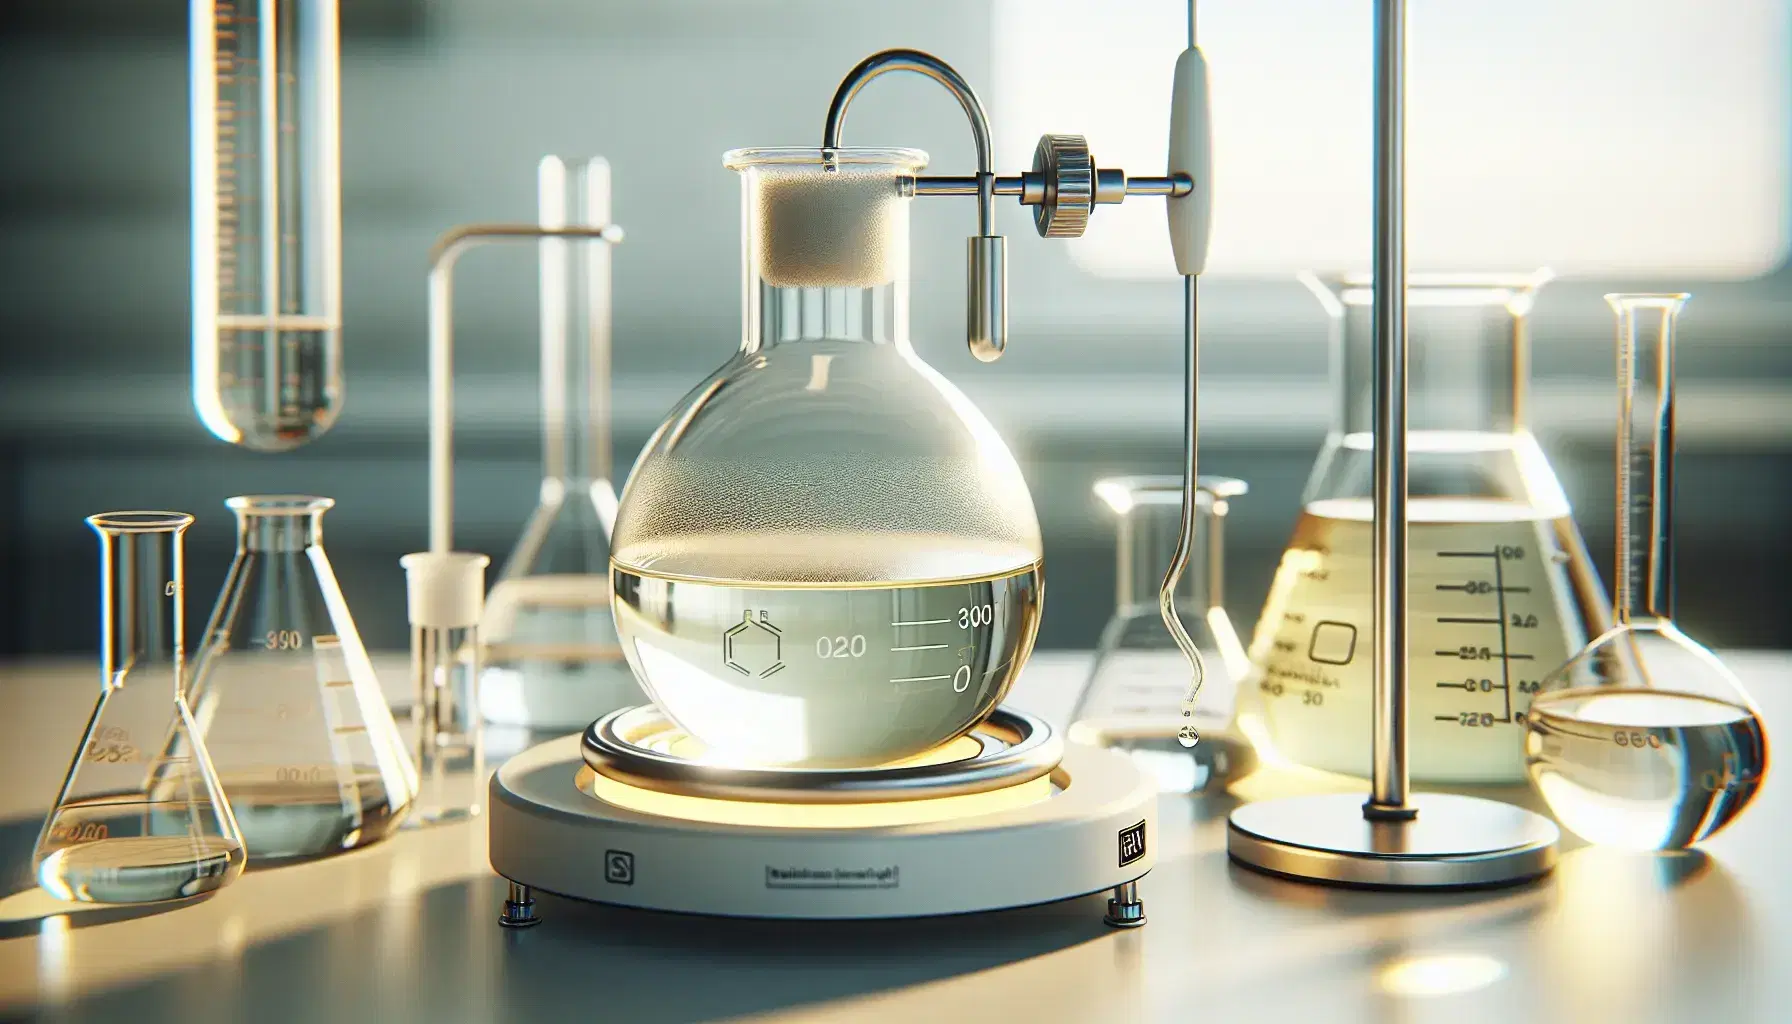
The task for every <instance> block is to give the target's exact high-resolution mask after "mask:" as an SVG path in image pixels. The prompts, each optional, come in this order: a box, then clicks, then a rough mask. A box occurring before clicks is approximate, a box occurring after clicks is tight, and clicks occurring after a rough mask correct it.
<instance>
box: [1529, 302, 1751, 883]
mask: <svg viewBox="0 0 1792 1024" xmlns="http://www.w3.org/2000/svg"><path fill="white" fill-rule="evenodd" d="M1686 298H1687V297H1686V296H1685V295H1684V294H1657V295H1608V296H1606V301H1607V302H1609V303H1610V304H1611V307H1612V311H1613V312H1614V313H1615V314H1616V315H1617V318H1618V401H1619V412H1618V443H1617V451H1618V502H1617V520H1616V521H1617V523H1618V528H1619V530H1618V555H1617V573H1616V575H1617V588H1616V589H1617V609H1616V618H1617V624H1616V625H1615V626H1614V627H1613V628H1612V629H1610V630H1609V631H1607V632H1606V633H1604V634H1603V635H1601V636H1600V637H1599V638H1598V639H1596V640H1594V641H1593V642H1592V643H1590V644H1588V645H1587V647H1586V649H1585V650H1583V651H1581V652H1580V653H1579V654H1578V655H1576V656H1575V657H1574V658H1573V659H1571V660H1570V661H1568V662H1567V663H1566V664H1564V665H1563V666H1562V667H1561V668H1559V669H1557V670H1556V671H1555V672H1553V673H1551V674H1550V676H1549V677H1548V678H1547V679H1545V680H1544V684H1543V692H1542V693H1541V694H1539V695H1538V696H1537V698H1536V700H1535V701H1534V702H1533V703H1532V705H1531V708H1530V712H1529V713H1528V714H1527V715H1526V717H1525V726H1526V735H1525V758H1526V763H1527V767H1528V768H1529V770H1530V776H1531V782H1532V783H1533V784H1534V785H1535V786H1536V787H1537V791H1538V792H1539V793H1541V794H1542V796H1543V799H1544V801H1545V802H1546V803H1548V804H1549V808H1550V810H1551V811H1553V812H1554V813H1555V816H1556V818H1557V820H1559V821H1560V822H1561V823H1562V824H1563V825H1564V826H1566V827H1567V828H1569V829H1570V830H1572V831H1573V832H1574V833H1575V834H1577V835H1579V836H1580V837H1581V838H1583V839H1586V840H1589V841H1591V842H1595V843H1608V844H1612V845H1616V846H1627V847H1631V848H1634V849H1645V850H1661V849H1677V848H1683V847H1687V846H1691V845H1692V844H1694V843H1696V842H1699V841H1700V840H1702V839H1704V838H1705V837H1707V836H1709V835H1711V834H1712V833H1714V832H1716V831H1718V830H1719V829H1721V828H1723V827H1724V826H1725V825H1728V824H1729V823H1730V822H1731V821H1733V820H1735V818H1736V816H1737V815H1739V814H1741V813H1742V811H1743V809H1744V808H1746V807H1747V806H1748V805H1749V803H1750V802H1751V801H1753V800H1754V797H1755V794H1756V793H1757V792H1759V791H1760V788H1761V782H1762V780H1763V779H1765V778H1766V776H1767V763H1768V753H1767V746H1768V745H1767V732H1766V728H1765V726H1764V725H1763V724H1762V721H1761V716H1760V714H1759V712H1757V711H1756V710H1755V705H1754V702H1753V701H1752V700H1750V699H1749V696H1748V692H1747V691H1746V690H1744V689H1743V687H1742V682H1741V681H1740V680H1738V679H1737V678H1736V676H1735V675H1734V674H1733V673H1731V672H1730V670H1729V669H1728V668H1725V667H1724V664H1723V662H1721V661H1719V660H1718V658H1717V655H1715V654H1713V653H1711V651H1710V650H1708V649H1706V648H1705V647H1704V646H1702V645H1701V644H1699V643H1698V642H1697V641H1695V640H1693V639H1691V638H1690V637H1688V636H1687V635H1686V634H1685V633H1682V632H1681V631H1680V630H1679V629H1678V628H1677V627H1675V625H1674V608H1673V567H1674V559H1673V540H1674V538H1673V522H1674V517H1673V507H1672V506H1673V497H1674V346H1675V338H1674V328H1675V321H1676V320H1677V318H1678V317H1679V314H1680V308H1681V306H1682V305H1683V304H1684V303H1685V301H1686Z"/></svg>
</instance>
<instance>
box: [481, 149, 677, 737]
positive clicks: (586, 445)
mask: <svg viewBox="0 0 1792 1024" xmlns="http://www.w3.org/2000/svg"><path fill="white" fill-rule="evenodd" d="M536 177H537V205H538V218H539V221H540V224H541V226H542V227H548V228H560V227H566V226H568V225H581V226H586V227H600V226H603V225H605V224H608V223H609V221H610V165H609V164H608V163H607V162H606V161H604V160H603V159H601V158H593V159H590V160H584V161H575V162H574V164H573V167H572V169H571V173H570V174H569V173H568V167H567V164H566V162H565V161H563V160H561V159H560V158H559V157H555V156H548V157H543V158H542V160H541V163H540V165H539V166H538V168H537V175H536ZM538 245H539V248H540V255H541V276H540V286H541V427H542V434H541V446H542V447H541V468H542V479H541V488H540V491H539V498H538V503H537V505H536V508H535V511H534V513H532V514H531V515H530V517H529V521H528V523H527V524H525V525H524V527H523V533H522V536H521V537H519V538H517V542H516V547H514V548H513V549H511V552H510V557H509V558H508V559H506V560H505V562H504V568H503V570H502V571H501V572H500V573H499V575H498V582H497V583H496V584H495V585H494V586H493V587H492V592H491V596H490V597H489V598H488V599H487V601H486V609H485V618H484V621H483V622H482V623H481V624H480V634H481V642H483V643H484V644H485V650H484V662H485V664H484V666H483V668H482V670H481V674H480V687H479V708H480V713H481V714H482V715H484V717H485V719H486V721H488V722H492V723H494V724H498V725H516V726H524V727H527V728H536V729H553V728H558V729H564V730H569V731H570V730H574V729H578V728H582V727H584V726H586V725H589V724H591V722H593V721H595V720H596V719H598V718H599V717H601V716H603V715H604V714H606V713H607V712H610V711H614V710H615V709H617V708H619V707H623V706H625V705H629V704H637V703H640V701H641V697H642V695H641V688H640V686H638V685H637V684H636V683H635V678H634V674H633V673H631V672H630V671H629V668H628V663H627V661H625V660H624V659H623V656H622V647H621V645H620V644H619V643H618V642H617V639H616V621H615V618H614V617H613V616H612V615H611V614H610V530H611V527H612V526H613V525H614V523H615V520H616V491H615V488H614V487H613V486H612V484H611V482H610V480H611V453H610V319H611V318H610V246H609V245H608V244H607V243H604V242H574V241H569V240H567V239H564V238H544V239H542V240H541V241H540V242H539V243H538Z"/></svg>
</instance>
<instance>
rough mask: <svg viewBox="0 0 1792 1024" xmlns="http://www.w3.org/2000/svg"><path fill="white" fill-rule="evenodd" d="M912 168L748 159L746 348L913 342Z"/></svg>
mask: <svg viewBox="0 0 1792 1024" xmlns="http://www.w3.org/2000/svg"><path fill="white" fill-rule="evenodd" d="M907 173H912V171H911V170H909V169H908V168H907V167H906V166H903V165H897V164H876V165H865V164H840V165H834V164H824V163H821V162H816V163H813V164H807V163H805V164H800V165H793V164H773V165H766V166H757V165H756V166H746V167H744V169H743V172H742V175H741V183H742V191H741V203H742V209H743V214H744V216H743V217H742V219H741V277H742V279H741V292H742V295H741V312H742V323H741V350H742V351H743V352H748V353H752V352H758V351H761V350H763V349H768V348H770V347H772V346H774V345H785V344H807V343H814V342H861V343H867V344H891V345H899V346H906V345H907V344H908V277H909V267H908V251H909V217H908V212H909V211H908V207H909V201H910V199H909V197H910V196H911V195H912V194H913V193H912V189H913V184H912V179H911V178H908V177H907V176H906V174H907Z"/></svg>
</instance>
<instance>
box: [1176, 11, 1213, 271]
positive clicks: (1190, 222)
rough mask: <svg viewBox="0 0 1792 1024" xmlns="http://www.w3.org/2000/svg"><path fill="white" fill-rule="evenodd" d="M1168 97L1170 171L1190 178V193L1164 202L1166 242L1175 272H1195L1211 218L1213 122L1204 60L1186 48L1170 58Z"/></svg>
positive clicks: (1200, 266) (1199, 266)
mask: <svg viewBox="0 0 1792 1024" xmlns="http://www.w3.org/2000/svg"><path fill="white" fill-rule="evenodd" d="M1172 88H1173V89H1174V92H1173V93H1172V94H1171V97H1170V159H1169V162H1168V165H1169V172H1170V173H1171V174H1186V175H1188V176H1189V177H1190V178H1192V179H1194V182H1195V188H1194V191H1192V192H1190V193H1189V194H1188V195H1185V196H1179V197H1175V198H1172V199H1171V200H1170V201H1169V202H1167V203H1165V204H1164V205H1165V206H1166V207H1167V208H1168V210H1169V216H1170V246H1171V248H1172V249H1174V250H1175V253H1176V271H1177V273H1180V274H1184V275H1189V274H1199V273H1200V272H1201V271H1202V270H1204V269H1205V268H1206V266H1207V237H1208V234H1209V233H1210V232H1211V230H1212V220H1213V124H1212V121H1211V120H1210V117H1209V104H1208V97H1207V58H1205V57H1203V56H1201V49H1200V47H1198V46H1191V47H1189V48H1188V49H1186V50H1184V51H1182V56H1180V57H1178V58H1176V84H1175V85H1174V86H1173V87H1172Z"/></svg>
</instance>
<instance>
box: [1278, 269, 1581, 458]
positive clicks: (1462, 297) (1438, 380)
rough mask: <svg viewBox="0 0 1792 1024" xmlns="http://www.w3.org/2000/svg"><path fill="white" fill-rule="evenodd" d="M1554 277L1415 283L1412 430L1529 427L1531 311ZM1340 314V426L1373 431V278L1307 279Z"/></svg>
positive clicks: (1410, 296) (1336, 378)
mask: <svg viewBox="0 0 1792 1024" xmlns="http://www.w3.org/2000/svg"><path fill="white" fill-rule="evenodd" d="M1544 280H1546V275H1544V274H1541V273H1539V274H1535V275H1531V276H1529V277H1492V276H1488V277H1472V278H1471V277H1464V278H1456V277H1449V278H1443V277H1438V278H1437V279H1435V280H1431V279H1428V278H1427V277H1426V276H1415V277H1414V278H1413V279H1412V280H1411V281H1410V282H1409V284H1408V287H1407V312H1406V317H1407V339H1408V349H1407V351H1408V361H1407V427H1408V429H1409V430H1412V431H1449V432H1471V433H1516V432H1521V431H1525V430H1527V429H1528V428H1529V422H1528V421H1529V408H1528V405H1529V397H1530V394H1529V392H1530V374H1531V355H1530V352H1531V346H1530V310H1531V305H1532V303H1533V301H1534V299H1535V295H1536V290H1537V288H1538V287H1540V286H1541V284H1542V282H1543V281H1544ZM1309 286H1310V287H1313V288H1314V291H1315V293H1316V294H1319V296H1320V301H1321V302H1322V303H1324V304H1325V306H1326V309H1327V312H1328V313H1330V314H1331V317H1332V328H1331V329H1332V334H1333V338H1332V345H1333V349H1332V351H1333V357H1332V364H1333V365H1332V380H1333V382H1334V384H1335V386H1336V387H1337V388H1338V389H1339V391H1338V395H1337V399H1336V401H1337V406H1336V417H1335V421H1336V429H1337V430H1338V432H1339V433H1341V434H1344V435H1346V436H1348V435H1352V434H1360V435H1365V436H1366V435H1367V434H1369V433H1370V432H1371V431H1373V430H1374V422H1375V421H1374V410H1373V406H1372V402H1373V396H1374V393H1375V387H1374V382H1375V331H1374V323H1373V319H1374V317H1373V313H1372V309H1371V306H1370V302H1369V296H1370V285H1369V283H1368V282H1367V281H1366V280H1362V281H1349V282H1347V283H1343V284H1335V285H1331V286H1323V285H1318V284H1317V283H1316V282H1312V281H1309Z"/></svg>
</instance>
